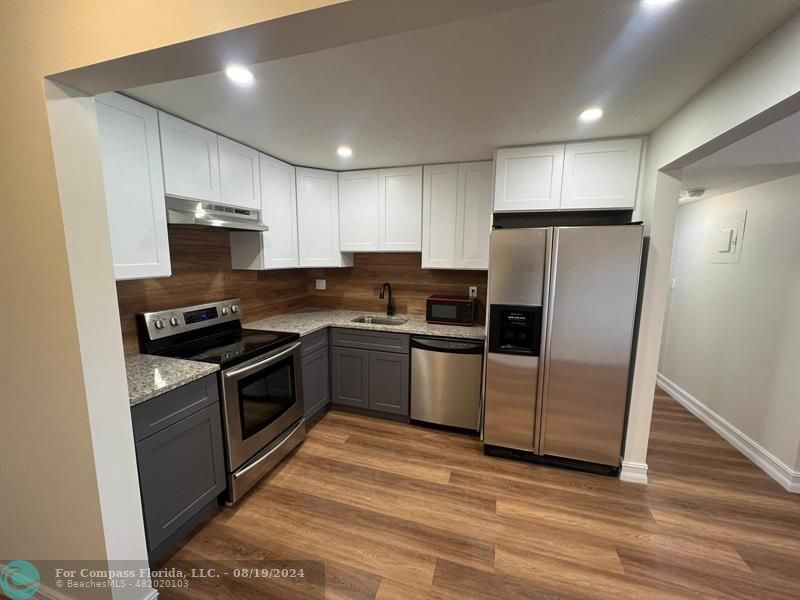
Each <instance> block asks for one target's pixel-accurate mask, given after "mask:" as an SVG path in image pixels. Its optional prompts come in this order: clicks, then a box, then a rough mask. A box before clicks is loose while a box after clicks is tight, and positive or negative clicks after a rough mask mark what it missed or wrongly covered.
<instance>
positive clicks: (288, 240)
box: [231, 154, 300, 270]
mask: <svg viewBox="0 0 800 600" xmlns="http://www.w3.org/2000/svg"><path fill="white" fill-rule="evenodd" d="M259 170H260V174H261V177H260V180H261V181H260V184H261V205H260V208H261V218H262V221H263V222H264V224H265V225H267V226H268V227H269V231H263V232H260V233H259V232H251V231H246V232H232V233H231V265H232V266H233V268H234V269H258V270H264V269H292V268H295V267H298V266H300V263H299V260H298V251H297V195H296V191H295V169H294V167H293V166H292V165H290V164H287V163H285V162H281V161H279V160H277V159H274V158H272V157H270V156H267V155H265V154H261V155H260V156H259Z"/></svg>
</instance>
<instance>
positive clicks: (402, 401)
mask: <svg viewBox="0 0 800 600" xmlns="http://www.w3.org/2000/svg"><path fill="white" fill-rule="evenodd" d="M408 378H409V362H408V354H392V353H390V352H370V353H369V408H370V409H372V410H379V411H381V412H386V413H392V414H396V415H407V414H408V385H409V384H408Z"/></svg>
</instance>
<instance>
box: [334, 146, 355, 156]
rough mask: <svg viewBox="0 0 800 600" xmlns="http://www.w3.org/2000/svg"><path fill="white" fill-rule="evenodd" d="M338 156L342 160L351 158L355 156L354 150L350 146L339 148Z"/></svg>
mask: <svg viewBox="0 0 800 600" xmlns="http://www.w3.org/2000/svg"><path fill="white" fill-rule="evenodd" d="M336 154H338V155H339V156H341V157H342V158H350V157H351V156H353V149H352V148H350V147H349V146H339V147H338V148H337V149H336Z"/></svg>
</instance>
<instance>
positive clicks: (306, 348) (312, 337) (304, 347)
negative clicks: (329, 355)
mask: <svg viewBox="0 0 800 600" xmlns="http://www.w3.org/2000/svg"><path fill="white" fill-rule="evenodd" d="M300 343H301V353H302V354H303V356H306V355H308V354H311V353H312V352H317V351H318V350H320V349H321V348H327V347H328V330H327V329H322V330H320V331H315V332H314V333H309V334H308V335H304V336H303V337H301V338H300Z"/></svg>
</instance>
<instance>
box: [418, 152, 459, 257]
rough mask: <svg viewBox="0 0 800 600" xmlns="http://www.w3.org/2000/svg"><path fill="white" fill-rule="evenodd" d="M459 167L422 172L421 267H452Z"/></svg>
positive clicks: (433, 166)
mask: <svg viewBox="0 0 800 600" xmlns="http://www.w3.org/2000/svg"><path fill="white" fill-rule="evenodd" d="M457 206H458V165H457V164H452V165H431V166H426V167H425V168H424V170H423V184H422V268H423V269H451V268H453V266H454V264H455V249H456V228H455V223H456V213H457V212H458V208H457Z"/></svg>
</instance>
